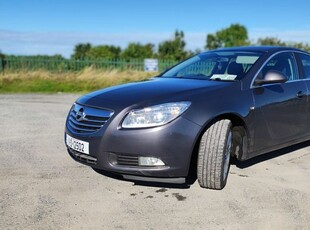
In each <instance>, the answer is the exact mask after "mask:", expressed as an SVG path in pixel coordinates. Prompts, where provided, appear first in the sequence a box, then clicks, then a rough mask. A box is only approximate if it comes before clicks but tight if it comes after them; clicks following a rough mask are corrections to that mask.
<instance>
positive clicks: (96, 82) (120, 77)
mask: <svg viewBox="0 0 310 230" xmlns="http://www.w3.org/2000/svg"><path fill="white" fill-rule="evenodd" d="M153 75H154V74H150V73H145V72H142V71H118V70H110V71H102V70H93V69H91V68H88V69H85V70H83V71H81V72H76V73H75V72H63V73H52V72H47V71H19V72H7V73H3V74H0V93H32V92H35V93H57V92H63V93H85V92H90V91H94V90H97V89H101V88H105V87H109V86H112V85H118V84H123V83H127V82H134V81H142V80H145V79H148V78H150V77H151V76H153Z"/></svg>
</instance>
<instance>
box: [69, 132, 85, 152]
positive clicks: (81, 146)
mask: <svg viewBox="0 0 310 230" xmlns="http://www.w3.org/2000/svg"><path fill="white" fill-rule="evenodd" d="M66 144H67V145H68V147H69V148H71V149H74V150H75V151H78V152H80V153H85V154H89V143H88V142H86V141H81V140H78V139H75V138H73V137H71V136H69V135H68V134H66Z"/></svg>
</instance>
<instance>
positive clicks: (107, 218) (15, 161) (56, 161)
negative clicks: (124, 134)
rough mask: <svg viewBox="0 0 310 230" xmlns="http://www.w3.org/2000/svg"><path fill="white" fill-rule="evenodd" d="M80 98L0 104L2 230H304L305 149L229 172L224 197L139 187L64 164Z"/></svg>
mask: <svg viewBox="0 0 310 230" xmlns="http://www.w3.org/2000/svg"><path fill="white" fill-rule="evenodd" d="M77 97H78V95H0V128H1V135H0V229H310V180H309V178H310V142H306V143H302V144H300V145H297V146H293V147H292V148H288V149H284V150H281V151H277V152H274V153H270V154H268V155H265V156H263V157H259V158H256V159H254V160H250V161H248V162H245V163H237V164H235V165H232V166H231V169H230V175H229V178H228V184H227V186H226V187H225V189H224V190H222V191H213V190H206V189H201V188H200V187H199V185H198V183H197V181H196V182H195V183H194V184H192V185H190V186H182V187H178V186H167V185H160V184H152V185H149V184H136V183H133V182H128V181H123V180H119V179H115V178H111V177H107V176H103V175H101V174H98V173H96V172H95V171H93V170H92V169H91V168H89V167H87V166H84V165H81V164H79V163H77V162H75V161H73V160H72V159H71V158H70V157H69V155H68V154H67V152H66V148H65V145H64V141H63V132H64V125H65V118H66V115H67V112H68V110H69V108H70V106H71V104H72V103H73V102H74V101H75V99H76V98H77ZM306 125H309V124H306Z"/></svg>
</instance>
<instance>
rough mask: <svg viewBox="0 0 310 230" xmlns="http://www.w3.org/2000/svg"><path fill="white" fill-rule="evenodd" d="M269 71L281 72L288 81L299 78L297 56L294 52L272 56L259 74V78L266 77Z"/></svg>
mask: <svg viewBox="0 0 310 230" xmlns="http://www.w3.org/2000/svg"><path fill="white" fill-rule="evenodd" d="M268 71H279V72H281V73H282V74H283V75H284V76H285V77H286V78H287V79H288V81H293V80H297V79H298V77H297V71H296V63H295V58H294V56H293V54H292V53H289V52H286V53H280V54H277V55H276V56H274V57H273V58H271V59H270V60H269V61H268V62H267V64H266V65H265V66H264V67H263V69H262V70H261V72H260V73H259V74H258V76H257V77H258V79H264V77H265V75H266V74H267V73H268Z"/></svg>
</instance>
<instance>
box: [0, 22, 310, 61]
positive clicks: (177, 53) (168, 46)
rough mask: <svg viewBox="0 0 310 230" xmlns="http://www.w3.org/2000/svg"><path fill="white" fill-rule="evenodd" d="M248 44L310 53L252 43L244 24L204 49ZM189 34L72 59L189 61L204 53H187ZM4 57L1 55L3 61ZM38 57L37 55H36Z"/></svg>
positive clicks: (272, 41) (79, 53)
mask: <svg viewBox="0 0 310 230" xmlns="http://www.w3.org/2000/svg"><path fill="white" fill-rule="evenodd" d="M248 45H272V46H289V47H295V48H299V49H303V50H306V51H310V46H309V44H308V43H303V42H287V41H282V40H280V39H279V38H277V37H264V38H259V39H257V41H255V42H252V41H251V40H250V39H249V36H248V31H247V28H246V27H245V26H244V25H241V24H238V23H237V24H231V25H230V26H229V27H227V28H223V29H221V30H218V31H216V32H215V33H210V34H207V36H206V44H205V47H204V49H206V50H212V49H217V48H222V47H232V46H248ZM185 47H186V42H185V34H184V32H183V31H182V30H176V31H175V33H174V36H173V38H172V39H170V40H166V41H163V42H161V43H160V44H159V45H158V47H157V49H156V46H155V45H154V44H152V43H147V44H141V43H139V42H131V43H129V44H128V45H127V47H126V48H124V49H121V47H119V46H114V45H104V44H103V45H97V46H93V45H92V44H90V43H79V44H77V45H75V47H74V50H73V54H72V55H71V59H74V60H96V59H111V60H116V59H123V60H131V59H144V58H158V59H165V60H174V61H181V60H183V59H185V58H188V57H190V56H193V55H194V54H196V53H199V52H201V50H199V49H198V50H195V51H192V50H186V48H185ZM3 57H4V54H1V52H0V58H2V59H3ZM32 57H34V56H32ZM36 57H46V58H48V57H57V59H63V57H62V56H61V55H53V56H46V55H36Z"/></svg>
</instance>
